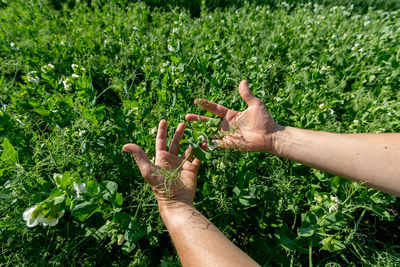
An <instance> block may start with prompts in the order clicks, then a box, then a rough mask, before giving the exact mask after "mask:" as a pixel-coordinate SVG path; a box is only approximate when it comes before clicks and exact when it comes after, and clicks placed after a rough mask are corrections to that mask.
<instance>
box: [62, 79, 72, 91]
mask: <svg viewBox="0 0 400 267" xmlns="http://www.w3.org/2000/svg"><path fill="white" fill-rule="evenodd" d="M63 85H64V89H65V90H66V91H69V90H71V82H70V79H69V78H66V79H65V80H63Z"/></svg>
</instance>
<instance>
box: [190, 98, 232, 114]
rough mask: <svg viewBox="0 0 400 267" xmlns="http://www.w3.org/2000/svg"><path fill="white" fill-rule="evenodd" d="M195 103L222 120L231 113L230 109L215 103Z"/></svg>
mask: <svg viewBox="0 0 400 267" xmlns="http://www.w3.org/2000/svg"><path fill="white" fill-rule="evenodd" d="M194 103H195V104H196V105H198V104H200V106H201V107H202V108H204V109H205V110H208V111H210V112H212V113H214V114H215V115H217V116H219V117H221V118H223V117H224V116H225V115H226V113H227V112H228V111H229V109H227V108H226V107H224V106H222V105H220V104H216V103H214V102H211V101H208V100H205V99H196V101H195V102H194Z"/></svg>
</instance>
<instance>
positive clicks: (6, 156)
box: [0, 138, 18, 166]
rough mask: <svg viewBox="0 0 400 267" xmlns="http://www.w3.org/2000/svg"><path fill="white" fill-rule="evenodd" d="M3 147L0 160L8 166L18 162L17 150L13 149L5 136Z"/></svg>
mask: <svg viewBox="0 0 400 267" xmlns="http://www.w3.org/2000/svg"><path fill="white" fill-rule="evenodd" d="M3 148H4V150H3V153H2V154H1V157H0V159H1V161H2V162H4V163H5V164H6V165H8V166H9V165H15V164H16V163H18V152H17V151H16V150H15V149H14V147H13V146H12V145H11V143H10V141H9V140H8V139H7V138H4V141H3Z"/></svg>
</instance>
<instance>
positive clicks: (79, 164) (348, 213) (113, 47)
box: [0, 0, 400, 266]
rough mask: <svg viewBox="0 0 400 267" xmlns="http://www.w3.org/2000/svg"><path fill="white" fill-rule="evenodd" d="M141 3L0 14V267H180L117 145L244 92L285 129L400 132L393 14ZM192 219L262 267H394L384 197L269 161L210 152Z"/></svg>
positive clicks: (28, 7) (390, 211)
mask: <svg viewBox="0 0 400 267" xmlns="http://www.w3.org/2000/svg"><path fill="white" fill-rule="evenodd" d="M154 2H157V1H147V2H146V1H145V2H135V3H130V2H128V1H117V0H114V1H96V0H92V1H79V0H76V1H72V0H71V1H57V0H32V1H24V0H15V1H8V0H0V61H1V63H0V104H1V106H0V143H1V145H0V246H1V251H2V255H1V256H0V265H1V266H66V265H67V266H68V265H72V266H93V265H105V266H128V265H129V266H180V263H179V258H178V257H177V255H176V252H175V249H174V247H173V244H172V242H171V240H170V237H169V235H168V232H167V230H166V228H165V226H164V224H163V222H162V220H161V218H160V216H159V213H158V209H157V204H156V200H155V199H154V196H153V192H152V190H151V188H150V187H149V186H148V185H147V183H146V182H145V181H144V180H143V178H142V177H141V175H140V172H139V169H138V167H137V166H136V164H135V162H134V161H133V159H132V157H131V156H130V155H129V154H128V153H124V152H122V150H121V149H122V146H123V145H124V144H126V143H136V144H138V145H139V146H141V147H142V148H144V149H145V151H146V153H147V154H148V155H149V156H150V158H151V157H153V156H154V144H155V135H156V127H157V125H158V123H159V121H160V120H161V119H166V120H167V121H168V123H169V132H170V134H169V135H168V136H172V132H173V131H174V130H175V128H176V126H177V125H178V123H179V122H183V121H184V117H185V115H186V114H187V113H197V112H201V113H202V115H207V116H212V114H210V113H209V112H205V111H202V110H200V111H199V110H198V109H197V107H196V106H195V105H194V104H193V101H194V100H195V99H197V98H199V97H201V98H205V99H209V100H212V101H214V102H217V103H219V104H222V105H224V106H226V107H228V108H231V109H235V110H243V109H245V108H246V103H245V102H244V101H243V100H242V99H241V98H240V96H239V94H238V91H237V86H238V84H239V82H240V81H241V80H243V79H246V80H247V81H248V84H249V87H250V89H251V90H252V91H253V92H254V94H255V95H256V96H258V97H259V98H261V99H262V100H263V102H264V103H265V105H266V106H267V108H268V109H269V111H270V112H271V114H272V115H273V117H274V119H275V120H276V121H277V122H278V123H279V124H281V125H289V126H295V127H301V128H306V129H314V130H325V131H331V132H341V133H358V132H368V133H369V132H399V131H400V106H399V103H400V90H399V89H400V68H399V67H400V43H399V40H400V10H399V9H397V8H396V6H395V5H392V6H391V5H385V4H384V3H385V2H384V1H373V2H378V4H376V5H375V6H371V7H370V8H368V7H365V6H360V5H357V3H360V2H368V1H358V2H357V1H354V2H355V4H354V5H350V4H347V5H345V6H335V5H334V4H332V2H333V1H325V2H323V1H313V2H310V3H308V2H307V1H302V3H301V4H299V3H297V4H296V2H295V1H287V2H283V1H254V2H252V1H250V3H249V2H244V1H243V2H241V1H233V2H234V3H235V4H229V1H215V3H218V4H215V3H214V4H212V3H213V1H192V2H193V3H197V4H198V6H197V7H196V8H193V7H190V6H188V5H187V4H186V5H185V4H181V5H179V3H178V4H177V2H179V1H171V3H173V5H166V4H165V2H164V1H159V3H154ZM182 2H186V3H187V2H189V1H182ZM239 2H240V4H239ZM342 2H343V1H342ZM345 2H348V1H345ZM350 2H351V1H350ZM381 2H382V4H379V3H381ZM163 3H164V4H163ZM193 10H194V11H193ZM191 127H192V126H191V123H187V128H189V129H190V128H191ZM195 206H196V208H197V209H198V210H199V211H200V212H202V213H203V214H204V215H205V216H207V217H208V218H209V219H210V220H211V221H212V222H213V223H214V224H215V225H216V226H217V227H218V228H219V229H220V230H221V231H222V232H223V233H224V234H225V235H226V236H227V237H228V238H229V239H230V240H231V241H232V242H234V243H235V244H236V245H237V246H239V247H240V248H241V249H242V250H244V251H245V252H246V253H247V254H248V255H250V256H251V257H252V258H253V259H255V260H256V261H257V262H258V263H259V264H260V265H263V266H307V265H310V266H311V265H314V266H361V265H363V266H371V265H374V266H400V223H399V219H398V213H399V212H400V201H399V200H398V199H397V198H396V197H394V196H391V195H388V194H385V193H382V192H378V191H376V190H373V189H370V188H367V187H365V186H363V185H361V184H358V183H354V182H349V181H347V180H344V179H341V178H339V177H336V176H333V175H329V174H327V173H324V172H322V171H318V170H315V169H311V168H308V167H305V166H303V165H301V164H298V163H295V162H291V161H289V160H286V159H282V158H278V157H276V156H273V155H269V154H265V153H244V152H233V151H228V150H214V151H212V152H211V158H210V159H209V160H207V161H205V162H203V163H202V165H201V166H200V173H199V178H198V187H197V193H196V197H195ZM38 207H39V209H38ZM32 212H33V213H34V214H33V215H34V216H33V217H32V216H31V217H29V216H28V215H32ZM32 218H36V219H32Z"/></svg>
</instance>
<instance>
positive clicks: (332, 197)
mask: <svg viewBox="0 0 400 267" xmlns="http://www.w3.org/2000/svg"><path fill="white" fill-rule="evenodd" d="M331 200H332V201H333V202H336V203H337V204H339V203H340V201H339V199H338V198H337V197H334V196H331Z"/></svg>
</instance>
